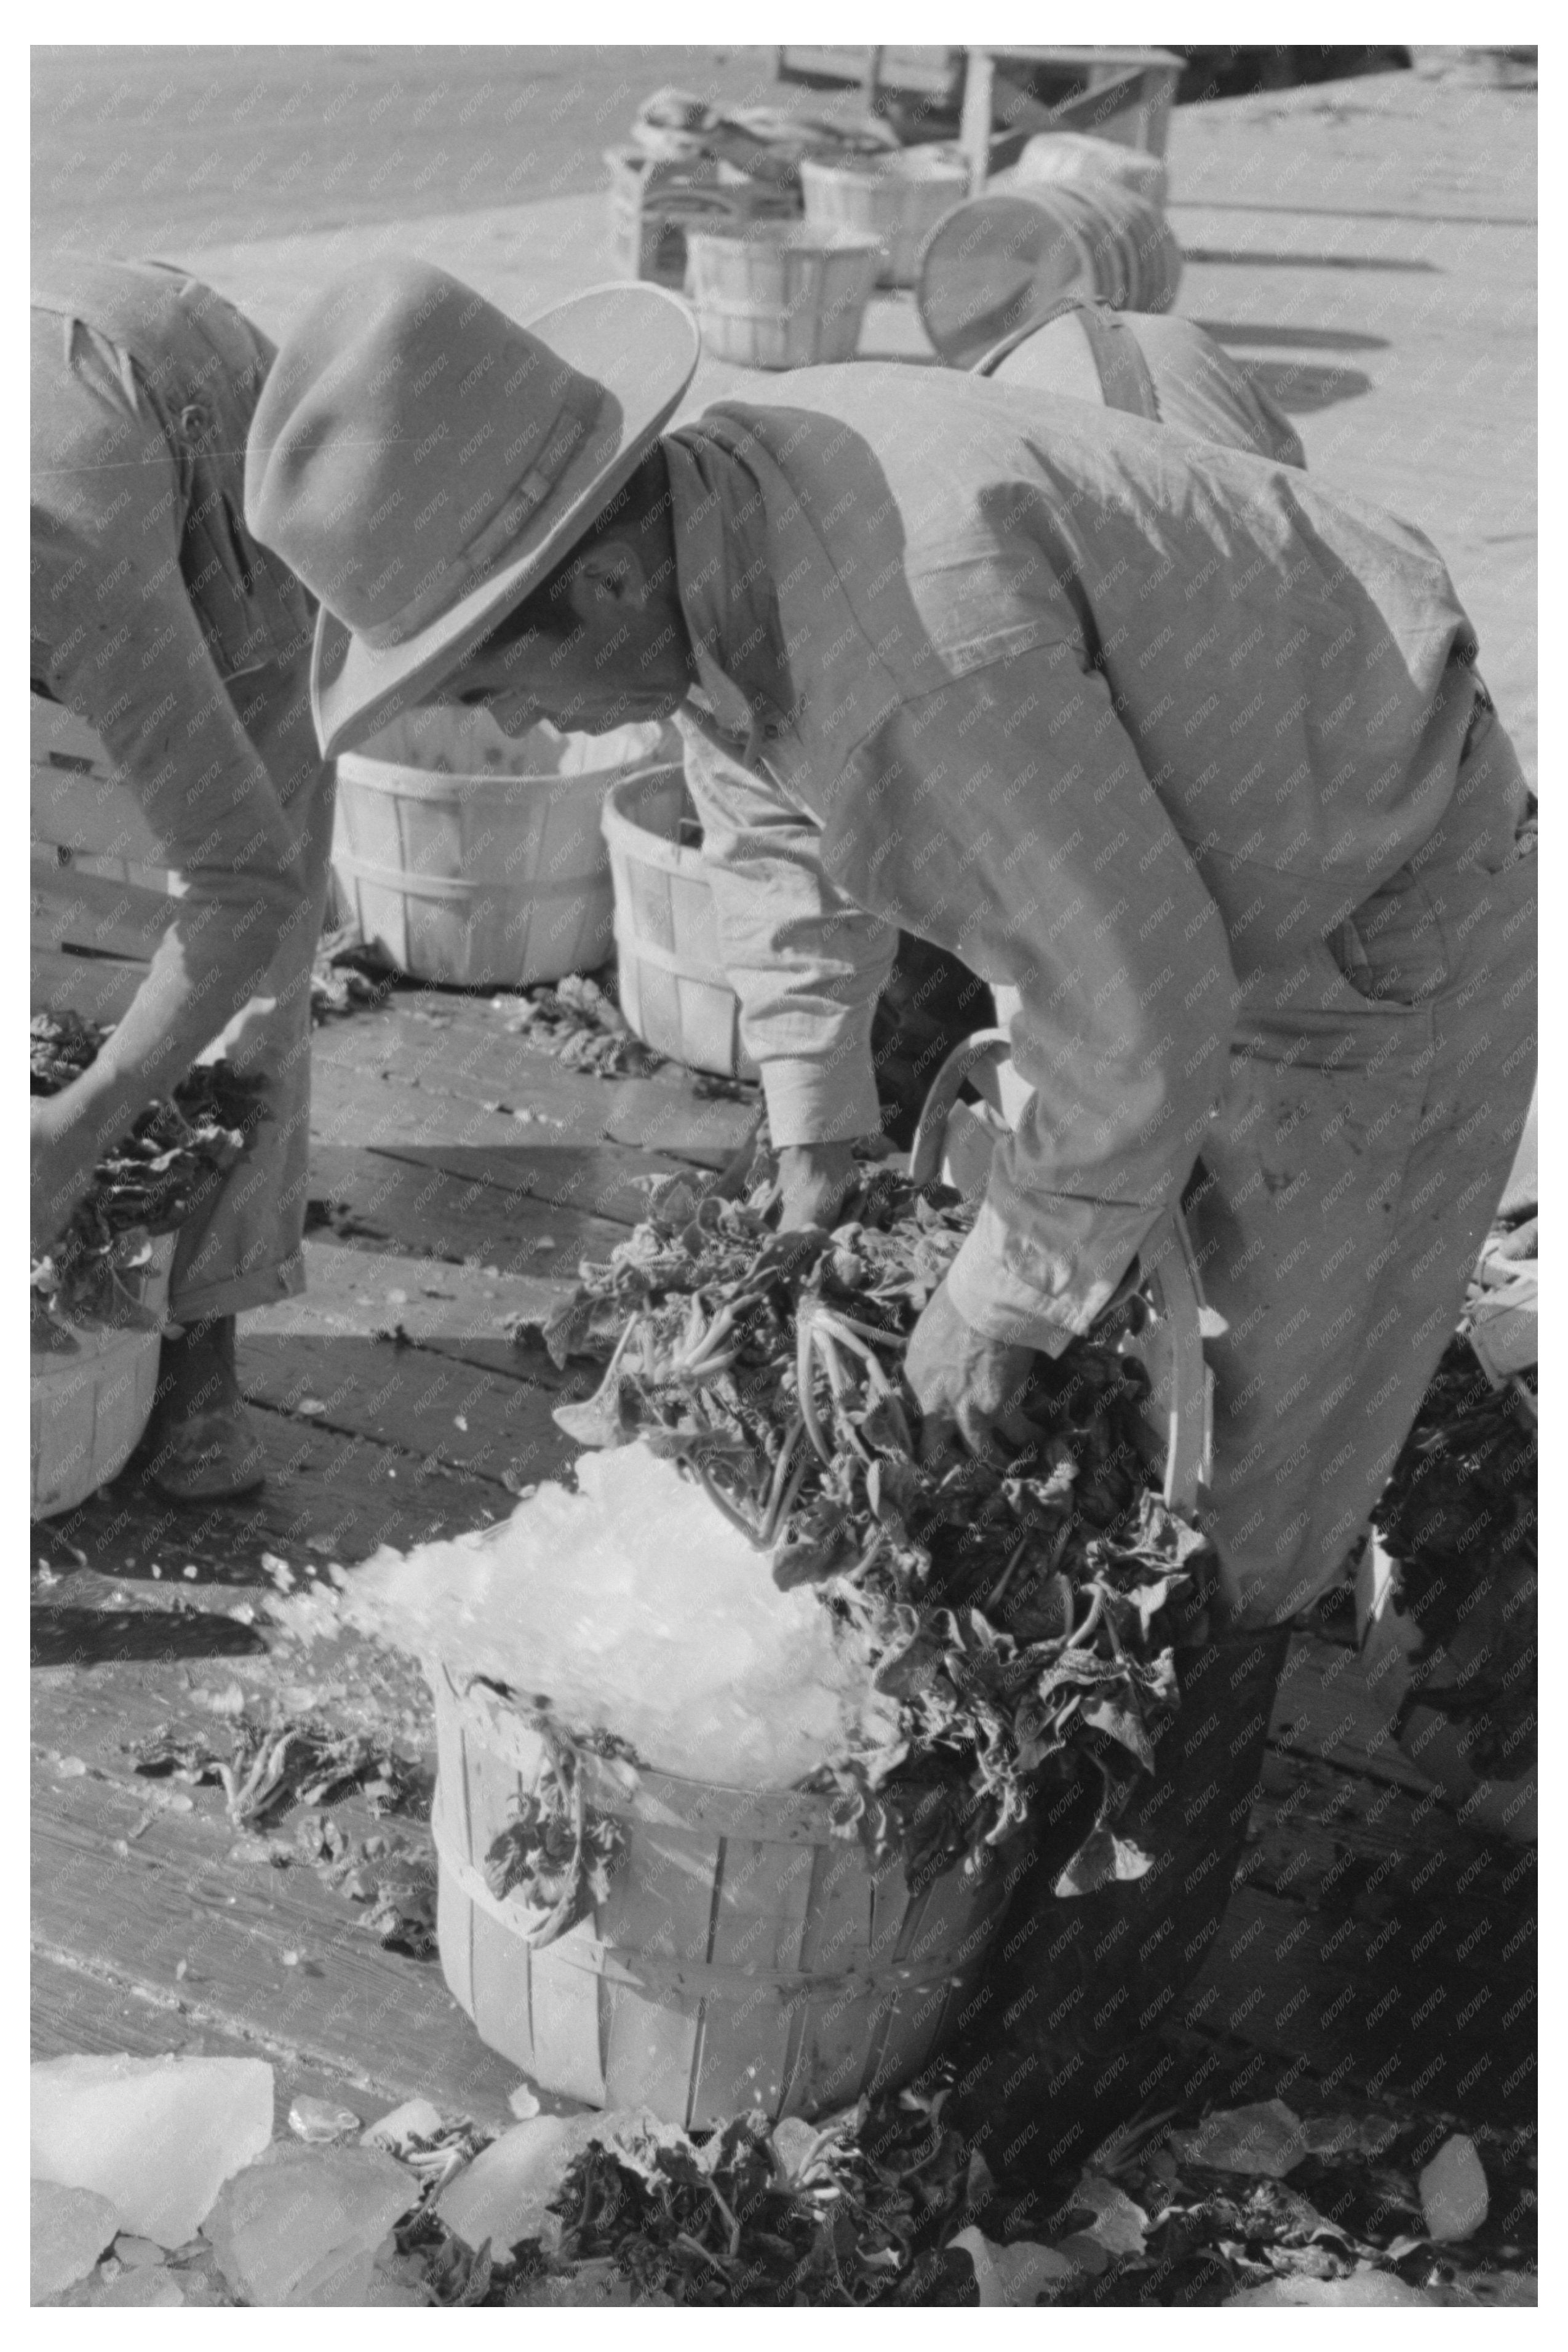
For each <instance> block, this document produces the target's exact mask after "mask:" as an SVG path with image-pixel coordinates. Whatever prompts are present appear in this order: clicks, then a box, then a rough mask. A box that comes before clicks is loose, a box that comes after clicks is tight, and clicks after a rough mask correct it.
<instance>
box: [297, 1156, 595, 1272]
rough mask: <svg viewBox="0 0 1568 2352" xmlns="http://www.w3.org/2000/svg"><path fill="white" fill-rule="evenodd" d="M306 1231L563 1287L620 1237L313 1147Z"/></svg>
mask: <svg viewBox="0 0 1568 2352" xmlns="http://www.w3.org/2000/svg"><path fill="white" fill-rule="evenodd" d="M310 1201H311V1216H310V1221H309V1223H308V1230H310V1231H312V1232H315V1233H319V1234H321V1236H322V1238H323V1239H328V1238H329V1239H331V1240H334V1241H340V1242H350V1243H355V1244H361V1243H363V1244H371V1246H373V1245H374V1244H376V1243H378V1242H379V1243H382V1244H386V1245H388V1246H392V1247H395V1248H397V1249H398V1250H400V1251H403V1252H406V1253H408V1254H409V1255H412V1256H415V1257H431V1258H442V1259H444V1260H447V1261H449V1262H450V1263H452V1264H455V1265H464V1266H466V1267H467V1268H468V1270H469V1271H470V1272H471V1273H475V1274H479V1275H482V1276H484V1275H491V1274H506V1275H520V1276H528V1277H529V1278H530V1279H534V1280H538V1279H540V1278H541V1277H542V1278H546V1279H556V1280H561V1281H562V1282H564V1283H570V1280H571V1279H572V1277H573V1276H575V1274H576V1271H577V1266H578V1264H579V1261H580V1259H582V1258H585V1257H588V1258H594V1259H597V1260H603V1259H604V1258H607V1257H608V1256H609V1255H610V1253H611V1251H612V1249H614V1248H615V1246H616V1245H617V1244H618V1243H620V1242H622V1241H624V1240H625V1238H626V1228H625V1226H624V1225H622V1224H612V1223H610V1221H609V1220H608V1219H606V1218H602V1217H594V1216H590V1215H585V1214H584V1213H582V1212H581V1211H580V1210H578V1209H574V1208H570V1207H559V1208H551V1207H549V1206H548V1205H547V1204H546V1203H545V1202H541V1201H538V1200H535V1199H534V1198H533V1196H532V1195H531V1194H529V1193H527V1192H516V1191H512V1190H509V1189H507V1188H504V1187H502V1186H500V1185H496V1184H491V1183H487V1182H486V1181H485V1180H484V1179H483V1178H482V1177H480V1178H472V1179H470V1180H469V1181H466V1182H464V1181H461V1180H460V1179H459V1178H457V1177H455V1176H448V1175H446V1174H445V1173H444V1171H442V1170H441V1169H439V1168H413V1167H409V1166H408V1165H407V1164H406V1163H405V1162H404V1161H402V1160H389V1159H387V1158H386V1157H385V1156H384V1155H383V1154H382V1153H380V1152H368V1151H361V1150H357V1149H355V1148H354V1147H352V1146H350V1145H347V1144H338V1143H319V1144H318V1145H317V1146H316V1148H315V1150H313V1151H312V1153H311V1155H310Z"/></svg>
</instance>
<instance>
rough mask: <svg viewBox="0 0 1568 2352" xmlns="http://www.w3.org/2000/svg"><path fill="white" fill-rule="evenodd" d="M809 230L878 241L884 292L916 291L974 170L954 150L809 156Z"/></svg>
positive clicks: (805, 183) (804, 171) (805, 168)
mask: <svg viewBox="0 0 1568 2352" xmlns="http://www.w3.org/2000/svg"><path fill="white" fill-rule="evenodd" d="M800 185H801V188H802V190H803V191H804V194H805V199H806V219H807V223H808V225H809V226H810V227H812V228H818V229H848V230H850V231H851V232H852V233H853V234H855V235H858V236H874V237H877V238H879V239H880V240H881V242H882V245H883V249H884V253H885V258H884V260H883V266H882V269H881V272H880V275H879V278H878V283H879V284H880V285H883V286H913V285H914V283H915V278H916V277H917V276H918V275H919V269H920V253H921V248H922V247H923V246H924V245H925V240H926V238H927V237H928V236H930V234H931V232H932V230H933V229H934V228H935V227H936V224H937V222H938V221H940V220H942V219H944V218H945V217H946V215H947V214H948V213H950V212H951V211H952V209H953V207H954V205H956V204H961V203H962V202H963V200H964V198H965V197H966V196H967V194H968V193H969V167H968V164H967V163H966V162H965V160H964V158H963V156H962V155H960V154H959V153H958V152H956V149H953V148H950V147H941V146H936V145H928V146H921V147H904V148H900V149H899V150H898V151H897V152H894V153H893V154H889V155H885V156H871V155H858V156H845V157H843V158H841V159H835V160H833V161H831V162H830V161H827V160H825V159H821V158H815V157H811V156H808V157H807V158H806V160H805V161H804V163H802V164H801V166H800Z"/></svg>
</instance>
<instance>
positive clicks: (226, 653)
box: [31, 256, 332, 1502]
mask: <svg viewBox="0 0 1568 2352" xmlns="http://www.w3.org/2000/svg"><path fill="white" fill-rule="evenodd" d="M271 360H272V345H271V343H270V342H269V341H267V337H266V336H265V335H263V334H261V333H260V332H259V331H258V330H257V329H256V328H255V327H254V326H252V324H251V323H250V321H249V320H247V319H245V318H243V317H242V316H241V314H240V313H239V311H237V310H235V308H234V306H233V304H232V303H229V302H227V301H225V299H224V298H223V297H222V296H221V295H220V294H217V293H215V292H214V290H213V289H212V288H211V287H210V286H204V285H203V284H202V283H201V281H200V280H199V279H197V278H192V277H191V276H189V275H188V273H187V272H185V271H184V270H182V269H177V268H170V267H167V266H165V265H163V264H162V263H152V262H128V261H112V260H103V259H99V258H92V257H79V256H78V257H68V256H57V257H55V259H54V260H53V261H52V262H51V264H50V266H49V268H48V270H47V276H46V278H45V281H44V283H43V284H42V285H40V286H39V287H38V288H37V289H36V290H35V292H34V295H33V305H32V617H31V638H32V648H31V650H32V689H33V695H34V699H35V710H36V713H37V715H38V717H39V718H40V719H41V721H42V727H41V731H42V732H43V733H44V734H45V735H46V736H47V733H48V732H49V730H50V728H51V726H52V724H53V723H54V719H57V717H58V711H57V709H56V707H57V706H63V707H64V709H66V710H68V711H70V712H71V713H73V714H74V715H75V718H76V719H78V721H85V722H86V725H87V727H89V728H90V729H91V730H94V733H95V734H96V736H97V739H98V742H97V750H96V755H95V765H97V766H99V768H101V769H102V770H103V771H107V772H108V773H109V774H110V775H111V776H112V777H113V779H114V788H113V789H112V790H111V791H109V792H106V793H99V788H98V787H97V786H96V785H94V786H92V787H91V791H92V793H93V795H94V810H95V814H94V822H95V824H96V825H97V827H98V828H99V836H100V837H99V839H98V840H97V841H94V842H92V843H89V846H91V847H95V848H99V849H100V850H104V851H105V852H106V854H117V853H115V851H114V847H113V845H114V844H115V843H116V841H117V840H118V839H119V838H120V836H119V835H117V833H116V832H115V831H114V827H115V826H116V825H117V824H120V823H121V822H122V821H129V822H130V823H131V824H133V826H134V831H135V834H136V836H137V845H136V846H135V847H133V848H131V849H130V850H129V852H128V855H129V857H130V858H131V859H132V860H139V859H145V857H146V856H147V852H146V848H145V846H144V843H145V835H146V833H147V832H148V831H149V830H150V831H151V833H152V835H153V836H154V838H155V840H156V842H157V844H158V845H159V849H160V851H161V853H162V855H161V856H160V857H159V859H158V863H160V864H161V865H162V866H164V867H165V868H166V869H168V872H169V874H170V876H171V878H172V881H173V884H174V887H173V888H172V889H171V890H168V891H158V892H153V891H151V890H139V889H138V887H136V885H135V883H134V881H132V882H131V883H128V884H127V885H126V886H125V887H124V890H123V892H122V893H120V898H119V900H118V902H117V903H118V906H119V907H120V908H123V907H124V906H125V905H126V904H129V905H131V906H132V907H137V908H140V909H141V916H142V920H143V923H144V928H145V930H146V931H147V932H148V933H150V934H152V933H156V932H157V930H158V929H159V927H160V926H161V927H162V936H161V938H160V939H159V942H158V945H157V947H156V950H155V951H154V953H153V954H152V962H151V966H150V968H149V970H148V971H147V975H146V978H145V980H144V981H143V982H142V983H141V986H140V988H139V989H138V991H137V992H136V995H135V997H134V999H133V1001H132V1003H131V1004H130V1006H129V1008H128V1009H127V1011H126V1013H125V1014H124V1017H123V1018H122V1019H121V1020H120V1022H119V1024H117V1026H116V1027H115V1029H114V1031H113V1034H112V1035H111V1036H110V1039H109V1040H108V1042H107V1043H106V1045H104V1047H103V1049H102V1050H101V1052H100V1053H99V1055H98V1057H97V1059H96V1060H95V1061H94V1062H93V1064H92V1065H91V1066H90V1068H89V1069H87V1070H86V1071H84V1072H83V1073H82V1074H81V1076H79V1077H78V1078H77V1079H76V1080H75V1081H74V1082H73V1083H72V1084H71V1085H70V1086H68V1087H66V1088H65V1089H64V1090H63V1091H62V1092H61V1093H59V1094H57V1095H54V1096H51V1097H47V1099H43V1100H36V1101H35V1102H34V1104H33V1115H32V1226H33V1243H34V1247H35V1250H36V1251H38V1252H42V1251H44V1250H46V1249H47V1248H48V1246H49V1245H50V1244H51V1243H52V1242H54V1241H55V1240H56V1239H57V1236H58V1234H59V1233H60V1230H61V1229H62V1227H63V1226H64V1225H65V1224H66V1223H67V1222H68V1219H69V1217H70V1214H71V1212H72V1210H73V1209H74V1208H75V1206H76V1205H77V1203H78V1201H79V1200H80V1199H81V1197H82V1195H83V1194H84V1192H86V1191H87V1189H88V1187H89V1184H90V1182H91V1180H92V1173H93V1170H94V1168H95V1167H96V1165H97V1163H98V1161H99V1159H100V1158H101V1156H102V1154H103V1153H104V1151H105V1150H107V1149H109V1148H110V1146H112V1145H113V1144H114V1143H116V1142H117V1141H118V1140H119V1139H120V1137H121V1136H122V1135H123V1134H124V1133H125V1131H126V1129H128V1128H129V1127H131V1125H132V1123H133V1122H134V1120H135V1119H136V1118H138V1117H139V1116H140V1114H141V1112H142V1111H143V1110H144V1109H145V1108H146V1107H147V1105H148V1104H149V1103H150V1102H152V1101H153V1100H154V1099H156V1098H157V1097H162V1096H166V1095H168V1094H169V1093H171V1092H172V1089H173V1088H174V1087H176V1086H177V1085H178V1084H179V1083H180V1081H181V1080H182V1079H183V1077H184V1076H185V1075H186V1073H187V1071H188V1070H189V1068H190V1066H191V1065H192V1063H193V1061H194V1060H195V1059H196V1057H197V1056H198V1055H200V1054H202V1053H203V1052H204V1050H205V1049H207V1048H209V1047H211V1046H213V1045H214V1044H215V1043H218V1042H220V1041H221V1043H222V1045H223V1047H224V1050H225V1053H226V1054H227V1055H228V1057H229V1059H230V1060H231V1061H232V1062H233V1064H234V1065H235V1068H236V1069H237V1070H239V1071H240V1072H241V1073H242V1074H243V1075H244V1076H246V1077H247V1078H248V1079H250V1080H252V1081H254V1082H255V1088H254V1099H255V1105H256V1109H257V1111H258V1112H259V1114H260V1116H259V1118H258V1119H257V1120H256V1124H255V1126H254V1129H253V1131H252V1132H251V1134H250V1136H249V1139H248V1141H247V1144H246V1150H245V1151H244V1153H243V1155H242V1156H241V1157H240V1158H239V1159H238V1160H237V1161H236V1162H235V1165H234V1166H233V1167H231V1168H230V1169H229V1170H227V1171H225V1173H224V1174H223V1175H222V1176H221V1178H220V1177H214V1179H212V1180H211V1181H209V1182H208V1183H207V1184H206V1186H205V1187H204V1190H203V1191H202V1192H201V1193H200V1194H199V1195H198V1197H197V1199H196V1200H195V1202H194V1203H193V1207H192V1209H191V1212H190V1213H189V1214H188V1215H187V1217H186V1219H185V1221H184V1223H183V1224H182V1226H181V1228H180V1232H179V1236H178V1239H177V1242H176V1245H175V1253H174V1261H173V1267H172V1278H171V1285H170V1297H169V1305H170V1312H171V1315H172V1319H173V1323H174V1325H175V1326H176V1327H177V1328H175V1329H173V1330H172V1331H170V1332H169V1333H167V1334H166V1335H165V1338H164V1340H163V1346H162V1357H161V1360H160V1365H159V1377H158V1389H157V1400H156V1402H155V1404H154V1407H153V1412H152V1421H151V1423H150V1424H149V1428H148V1433H147V1442H146V1445H145V1447H144V1449H143V1469H144V1473H145V1475H146V1476H147V1477H148V1478H149V1479H150V1481H151V1482H152V1484H153V1485H154V1486H157V1487H158V1488H159V1489H160V1490H161V1491H162V1493H163V1494H165V1495H166V1496H170V1497H172V1498H173V1499H176V1500H180V1501H187V1502H198V1501H200V1502H209V1501H217V1500H221V1499H223V1498H225V1497H228V1496H235V1495H238V1494H243V1493H245V1492H246V1491H247V1490H248V1489H250V1488H252V1487H255V1486H259V1485H260V1483H261V1480H262V1475H263V1471H264V1466H265V1465H264V1457H263V1452H262V1445H261V1439H260V1435H259V1433H258V1430H257V1428H256V1424H255V1422H254V1420H253V1418H252V1417H251V1415H250V1414H249V1413H248V1412H247V1411H246V1406H245V1403H244V1402H243V1400H242V1398H241V1395H240V1390H239V1382H238V1378H237V1374H236V1371H235V1316H236V1315H237V1314H239V1313H241V1312H243V1311H244V1310H245V1309H246V1308H247V1307H265V1306H270V1305H272V1304H274V1303H276V1302H277V1300H278V1299H281V1298H286V1297H289V1296H290V1295H291V1294H292V1293H293V1292H296V1291H298V1290H299V1289H301V1288H302V1287H303V1286H304V1279H305V1276H304V1265H303V1260H302V1256H301V1252H300V1236H301V1233H302V1231H303V1226H304V1218H305V1199H306V1183H307V1178H308V1142H309V1103H310V970H311V961H312V958H313V956H314V953H315V949H316V943H317V941H318V940H319V936H320V930H321V919H322V911H323V908H324V905H325V900H326V889H327V865H328V856H329V847H330V842H331V832H332V772H331V769H330V767H329V765H328V764H327V763H325V762H324V761H322V759H321V757H320V755H319V752H318V751H317V747H316V741H315V734H314V730H313V728H312V725H311V719H310V706H309V666H310V648H311V644H312V638H313V632H314V625H315V617H316V608H315V605H314V603H313V601H312V599H311V598H310V596H309V595H308V593H307V591H306V590H305V589H304V588H303V587H302V586H301V584H300V583H299V582H298V580H297V579H296V578H295V577H294V576H293V574H292V573H291V572H289V571H288V570H287V566H286V565H284V564H283V563H282V562H279V561H278V559H277V557H276V556H274V555H269V554H267V552H266V551H265V550H263V549H262V548H261V547H259V546H258V545H257V544H256V541H254V540H253V539H252V538H251V536H250V534H249V532H248V531H247V530H246V524H245V515H244V480H243V469H244V461H245V446H246V431H247V429H248V427H249V425H250V421H251V416H252V414H253V412H254V410H255V407H256V398H257V395H258V394H259V393H260V390H261V386H262V383H263V381H264V379H265V377H266V374H267V368H268V366H269V364H270V363H271ZM51 714H53V715H54V716H53V718H51ZM74 740H75V743H76V750H75V751H72V752H69V753H68V756H67V761H66V766H67V770H69V768H70V767H71V765H72V764H73V762H77V763H78V764H79V760H78V754H79V751H80V745H81V742H82V740H83V739H82V737H81V735H80V734H79V733H78V736H77V737H76V738H75V739H74ZM89 744H90V739H89ZM105 894H106V895H109V892H108V889H107V886H106V890H105ZM80 969H81V970H82V971H87V972H90V971H91V969H92V968H91V966H90V965H84V966H82V967H80ZM38 1009H40V1010H42V1009H45V1007H44V1006H43V1005H40V1007H39V1008H38Z"/></svg>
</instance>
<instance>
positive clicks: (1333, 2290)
mask: <svg viewBox="0 0 1568 2352" xmlns="http://www.w3.org/2000/svg"><path fill="white" fill-rule="evenodd" d="M1436 2302H1437V2296H1436V2295H1432V2294H1423V2293H1422V2291H1421V2289H1420V2288H1419V2287H1418V2286H1406V2284H1405V2282H1404V2280H1403V2279H1402V2278H1396V2276H1395V2275H1394V2273H1393V2272H1392V2271H1357V2272H1356V2273H1355V2275H1354V2277H1353V2278H1340V2279H1315V2278H1301V2277H1288V2278H1277V2279H1270V2281H1269V2284H1268V2285H1267V2286H1250V2287H1246V2288H1244V2289H1243V2290H1242V2292H1241V2293H1240V2294H1229V2295H1227V2296H1226V2298H1225V2303H1224V2306H1223V2308H1224V2309H1225V2310H1227V2311H1239V2310H1242V2309H1247V2308H1251V2309H1254V2310H1259V2309H1266V2308H1267V2307H1268V2306H1269V2305H1271V2304H1293V2303H1322V2304H1341V2305H1350V2306H1353V2307H1355V2306H1361V2307H1364V2306H1366V2305H1385V2306H1387V2307H1389V2308H1391V2309H1396V2308H1399V2307H1400V2306H1402V2305H1406V2304H1415V2303H1427V2304H1430V2303H1436Z"/></svg>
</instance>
